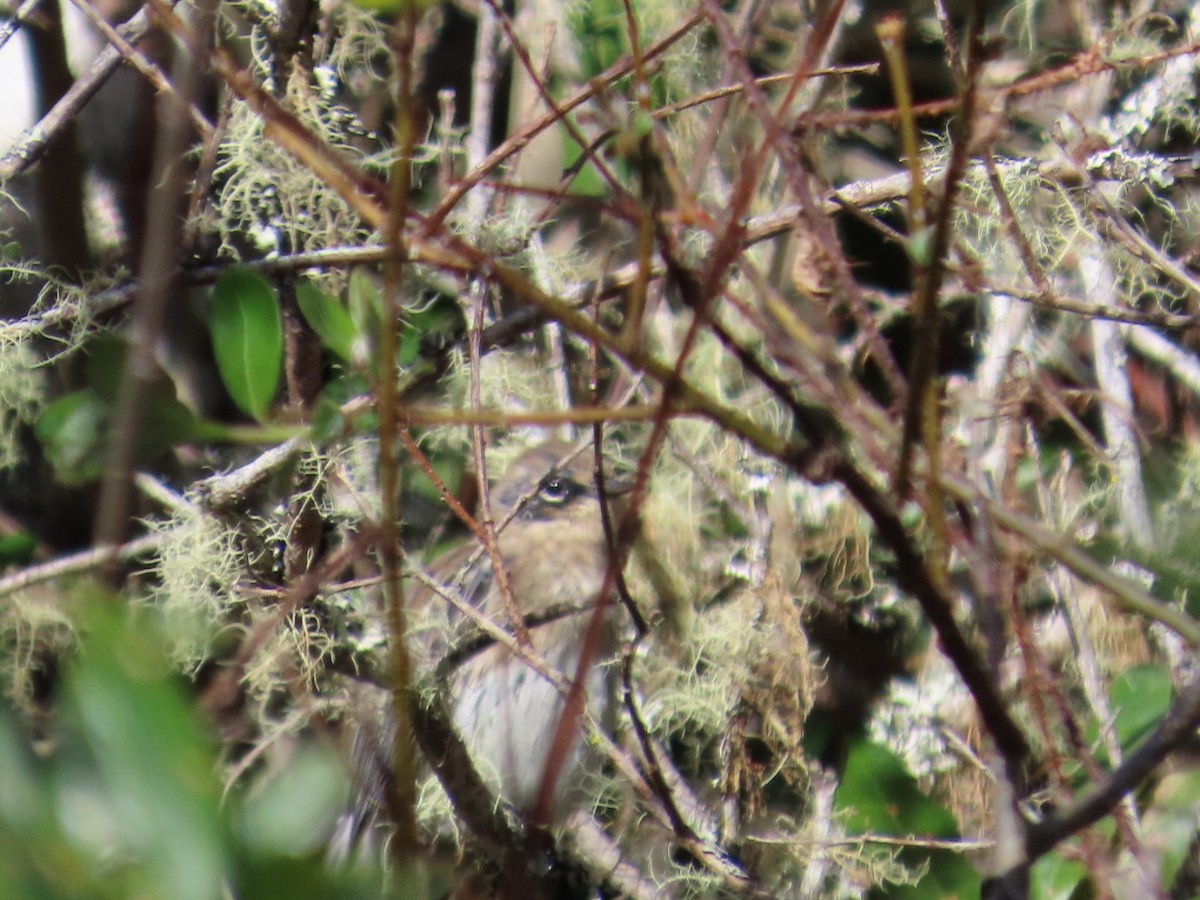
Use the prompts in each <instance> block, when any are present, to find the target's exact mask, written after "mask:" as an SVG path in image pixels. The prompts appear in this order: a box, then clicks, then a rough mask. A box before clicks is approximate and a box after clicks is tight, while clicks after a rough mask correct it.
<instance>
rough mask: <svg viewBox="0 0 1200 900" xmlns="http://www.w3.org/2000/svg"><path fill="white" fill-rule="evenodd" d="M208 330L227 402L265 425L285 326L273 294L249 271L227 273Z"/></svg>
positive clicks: (217, 290) (235, 269)
mask: <svg viewBox="0 0 1200 900" xmlns="http://www.w3.org/2000/svg"><path fill="white" fill-rule="evenodd" d="M209 330H210V332H211V334H212V342H213V354H214V356H215V357H216V360H217V369H218V371H220V373H221V380H222V382H224V384H225V388H226V390H228V391H229V396H230V397H232V398H233V402H234V403H236V404H237V406H238V408H239V409H241V410H242V411H243V412H245V413H246V414H248V415H250V416H252V417H253V418H255V419H257V420H258V421H260V422H261V421H263V420H264V419H265V418H266V415H267V411H268V410H269V409H270V406H271V401H272V400H273V399H274V397H275V390H276V388H277V386H278V384H279V373H280V369H281V366H282V363H283V326H282V324H281V320H280V313H279V302H278V299H277V298H276V296H275V292H274V291H273V290H272V289H271V286H270V285H269V284H268V283H267V281H266V280H265V279H264V278H262V276H260V275H258V274H257V273H256V272H254V271H253V270H251V269H248V268H245V267H244V266H235V267H233V268H231V269H227V270H226V271H225V272H224V273H222V275H221V277H220V278H219V279H217V283H216V286H215V287H214V288H213V292H212V309H211V311H210V314H209Z"/></svg>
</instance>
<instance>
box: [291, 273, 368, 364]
mask: <svg viewBox="0 0 1200 900" xmlns="http://www.w3.org/2000/svg"><path fill="white" fill-rule="evenodd" d="M296 302H297V303H298V304H299V306H300V313H301V314H302V315H303V316H304V321H306V322H308V325H309V327H310V328H311V329H312V330H313V331H314V332H316V335H317V337H318V338H320V340H321V346H323V347H324V348H325V349H326V350H328V351H329V352H330V353H332V354H333V355H334V356H336V357H337V358H338V359H340V360H342V361H344V362H349V361H350V353H351V351H352V350H353V347H354V338H355V336H356V334H357V331H356V329H355V327H354V320H353V319H352V318H350V313H348V312H346V309H345V307H343V306H342V304H341V303H339V302H338V301H337V300H335V299H334V298H333V297H330V296H329V295H328V294H326V293H325V292H324V291H322V290H321V289H320V288H318V287H317V286H316V285H315V284H313V283H312V282H311V281H308V280H303V281H301V282H300V283H299V284H297V285H296Z"/></svg>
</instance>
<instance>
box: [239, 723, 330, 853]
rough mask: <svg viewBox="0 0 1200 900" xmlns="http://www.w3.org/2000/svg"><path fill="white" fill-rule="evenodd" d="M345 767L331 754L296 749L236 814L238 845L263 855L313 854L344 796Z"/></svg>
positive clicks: (319, 749)
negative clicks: (288, 759)
mask: <svg viewBox="0 0 1200 900" xmlns="http://www.w3.org/2000/svg"><path fill="white" fill-rule="evenodd" d="M348 787H349V785H348V784H347V779H346V775H345V767H344V766H343V765H342V763H341V762H340V761H339V759H338V757H337V756H336V755H335V754H334V753H333V752H331V751H329V750H327V749H324V748H317V747H312V746H310V747H302V748H301V749H300V750H299V751H298V752H297V753H296V754H295V756H293V758H292V759H291V760H290V761H289V764H288V766H287V768H286V769H284V770H283V772H281V773H280V774H279V775H277V776H276V777H275V778H273V779H271V781H270V782H269V783H268V784H267V785H266V786H265V788H264V789H263V790H262V791H261V792H259V793H258V794H257V796H255V797H253V798H251V799H250V800H249V801H248V802H247V803H246V804H245V807H244V808H243V810H242V815H241V818H240V832H241V838H242V841H243V843H244V844H245V845H246V846H247V847H249V848H252V849H254V850H256V851H258V852H259V853H262V854H264V855H292V856H303V855H305V854H318V855H319V853H320V852H321V851H323V850H324V844H325V840H326V839H327V837H328V835H329V834H330V833H331V832H332V831H333V826H334V824H335V822H336V821H337V817H338V815H339V814H340V813H341V812H342V809H343V807H344V805H345V800H346V796H347V789H348Z"/></svg>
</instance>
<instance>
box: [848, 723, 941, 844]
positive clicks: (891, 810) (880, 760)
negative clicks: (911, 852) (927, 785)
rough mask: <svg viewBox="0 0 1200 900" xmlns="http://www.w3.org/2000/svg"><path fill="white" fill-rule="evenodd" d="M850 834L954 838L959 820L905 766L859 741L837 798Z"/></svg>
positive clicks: (885, 751) (878, 747) (880, 749)
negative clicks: (923, 787)
mask: <svg viewBox="0 0 1200 900" xmlns="http://www.w3.org/2000/svg"><path fill="white" fill-rule="evenodd" d="M834 803H835V804H836V806H837V807H838V809H840V810H842V811H843V812H844V813H845V816H846V818H845V823H846V828H847V829H848V830H849V831H851V832H858V833H864V834H868V833H869V834H890V835H895V836H898V837H909V836H912V835H923V836H925V837H936V838H953V837H957V836H958V825H957V823H956V822H955V821H954V816H952V815H950V813H949V812H947V810H946V809H945V808H944V807H943V806H941V805H940V804H938V803H935V802H934V801H933V800H930V799H929V798H928V797H926V796H925V795H924V794H923V793H921V789H920V788H919V787H918V786H917V779H916V778H914V777H913V776H912V774H911V773H910V772H909V771H908V768H907V767H906V766H905V765H904V762H903V761H902V760H901V759H900V758H899V757H898V756H896V755H895V754H894V753H892V752H891V751H890V750H888V749H887V748H886V747H883V746H881V745H879V744H874V743H871V742H870V741H859V742H858V743H856V744H855V745H854V746H853V747H852V748H851V750H850V754H849V756H848V757H847V759H846V770H845V773H844V774H843V775H842V781H841V784H839V785H838V789H837V792H836V794H835V795H834Z"/></svg>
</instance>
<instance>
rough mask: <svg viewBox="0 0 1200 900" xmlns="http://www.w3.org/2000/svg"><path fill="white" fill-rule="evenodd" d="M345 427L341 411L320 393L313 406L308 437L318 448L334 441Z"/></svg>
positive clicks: (326, 396) (326, 395)
mask: <svg viewBox="0 0 1200 900" xmlns="http://www.w3.org/2000/svg"><path fill="white" fill-rule="evenodd" d="M345 427H346V420H345V417H344V416H343V415H342V409H341V407H340V406H338V405H337V403H335V402H334V401H333V400H332V399H331V398H330V397H329V395H328V394H326V393H322V394H321V396H319V397H317V402H316V403H315V404H314V405H313V412H312V428H311V431H310V435H309V436H310V437H311V439H312V442H313V443H314V444H316V445H318V446H325V445H326V444H329V443H330V442H332V441H334V440H336V439H337V438H338V437H339V436H340V435H341V433H342V429H344V428H345Z"/></svg>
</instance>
